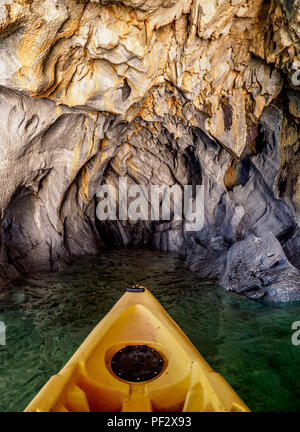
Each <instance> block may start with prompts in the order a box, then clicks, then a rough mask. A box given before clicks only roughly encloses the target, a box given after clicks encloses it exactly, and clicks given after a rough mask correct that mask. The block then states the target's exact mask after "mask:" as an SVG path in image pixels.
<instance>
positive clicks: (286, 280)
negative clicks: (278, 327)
mask: <svg viewBox="0 0 300 432" xmlns="http://www.w3.org/2000/svg"><path fill="white" fill-rule="evenodd" d="M220 283H221V285H222V286H223V287H224V288H225V289H226V290H227V291H234V292H236V293H238V294H244V295H246V296H247V297H249V298H252V299H260V298H264V297H266V298H267V299H269V300H272V301H281V302H287V301H297V300H300V271H299V270H298V269H296V268H295V267H294V266H292V264H291V263H290V262H289V261H288V259H287V258H286V256H285V254H284V252H283V250H282V247H281V245H280V243H279V241H278V240H277V239H276V237H275V236H274V235H273V234H272V233H271V232H268V233H265V234H264V235H262V236H261V237H256V236H255V235H250V236H248V237H247V238H246V239H245V240H242V241H240V242H237V243H235V244H234V245H232V246H231V248H230V249H229V251H228V253H227V256H226V267H225V272H224V275H223V276H222V277H221V279H220Z"/></svg>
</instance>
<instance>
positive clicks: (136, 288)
mask: <svg viewBox="0 0 300 432" xmlns="http://www.w3.org/2000/svg"><path fill="white" fill-rule="evenodd" d="M126 291H127V292H134V293H141V292H144V291H145V288H144V287H141V286H140V285H138V284H137V285H134V286H132V287H130V288H126Z"/></svg>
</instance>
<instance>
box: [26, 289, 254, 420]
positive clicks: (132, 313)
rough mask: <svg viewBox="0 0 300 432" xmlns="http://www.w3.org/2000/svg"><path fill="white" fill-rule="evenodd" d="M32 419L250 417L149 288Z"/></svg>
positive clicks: (70, 368) (50, 385)
mask: <svg viewBox="0 0 300 432" xmlns="http://www.w3.org/2000/svg"><path fill="white" fill-rule="evenodd" d="M25 411H27V412H32V411H33V412H45V411H46V412H49V411H52V412H57V411H59V412H62V411H64V412H78V411H80V412H92V411H94V412H95V411H96V412H99V411H101V412H120V411H122V412H153V411H165V412H166V411H168V412H176V411H184V412H208V411H209V412H220V411H227V412H246V411H249V409H248V408H247V406H246V405H245V404H244V403H243V402H242V400H241V399H240V398H239V397H238V395H237V394H236V393H235V392H234V390H233V389H232V388H231V387H230V386H229V384H228V383H227V382H226V381H225V380H224V378H223V377H222V376H221V375H219V374H218V373H216V372H214V371H213V370H212V369H211V367H210V366H209V365H208V364H207V363H206V361H205V360H204V358H203V357H202V356H201V355H200V353H199V352H198V351H197V349H196V348H195V347H194V346H193V345H192V343H191V342H190V341H189V339H188V338H187V337H186V335H185V334H184V333H183V332H182V330H181V329H180V328H179V327H178V325H177V324H176V323H175V322H174V321H173V320H172V318H171V317H170V316H169V315H168V314H167V312H166V311H165V310H164V309H163V307H162V306H161V305H160V303H159V302H158V301H157V300H156V299H155V297H154V296H153V295H152V294H151V293H150V292H149V291H148V290H147V289H145V288H143V287H140V288H131V289H128V290H127V292H126V293H125V294H124V295H123V296H122V297H121V299H120V300H119V301H118V302H117V303H116V304H115V306H114V307H113V308H112V309H111V311H110V312H109V313H108V314H107V315H106V316H105V317H104V318H103V320H102V321H101V322H100V323H99V324H98V325H97V326H96V327H95V328H94V330H93V331H92V332H91V333H90V335H89V336H88V337H87V339H86V340H85V341H84V342H83V344H82V345H81V346H80V347H79V349H78V350H77V351H76V352H75V354H74V355H73V356H72V357H71V359H70V360H69V361H68V363H67V364H66V365H65V366H64V367H63V369H62V370H61V371H60V372H59V374H58V375H54V376H52V377H51V378H50V379H49V381H48V382H47V383H46V384H45V386H44V387H43V388H42V390H41V391H40V392H39V393H38V394H37V396H36V397H35V398H34V399H33V401H32V402H31V403H30V404H29V406H28V407H27V408H26V410H25Z"/></svg>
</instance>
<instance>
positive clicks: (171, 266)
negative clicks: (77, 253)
mask: <svg viewBox="0 0 300 432" xmlns="http://www.w3.org/2000/svg"><path fill="white" fill-rule="evenodd" d="M132 282H143V284H144V285H145V286H147V287H148V288H149V289H150V290H151V291H152V293H153V294H154V295H155V296H156V297H157V298H158V300H159V301H160V302H161V303H162V305H163V306H164V307H165V308H166V310H167V311H168V312H169V313H170V315H171V316H172V317H173V318H174V319H175V321H177V323H178V324H179V325H180V326H181V328H182V329H183V330H184V331H185V333H186V334H187V335H188V337H189V338H190V339H191V341H192V342H193V343H194V344H195V346H196V347H197V348H198V349H199V351H200V352H201V353H202V355H203V356H204V357H205V358H206V360H207V361H208V362H209V363H210V365H211V366H212V367H213V368H214V369H216V370H217V371H218V372H219V373H221V374H222V375H223V376H224V377H225V378H226V379H227V381H228V382H229V383H230V384H231V385H232V386H233V387H234V389H235V390H236V392H237V393H238V394H239V395H240V397H241V398H242V399H243V400H244V401H245V403H246V404H247V405H248V406H249V407H250V409H252V410H253V411H297V410H300V409H299V408H300V403H299V401H300V346H298V347H297V346H294V345H292V343H291V336H292V332H293V331H292V329H291V325H292V323H293V322H294V321H299V320H300V304H295V303H294V304H288V305H284V304H280V305H278V304H277V305H276V304H270V303H269V304H268V303H256V302H253V301H250V300H248V299H246V298H243V297H238V296H236V295H233V294H228V293H225V292H224V291H223V290H222V289H221V288H219V287H218V286H216V285H214V284H212V283H209V282H206V281H200V280H199V279H198V278H197V276H196V275H195V274H193V273H191V272H189V271H188V270H186V269H185V267H184V262H183V260H182V259H181V258H180V257H179V256H177V255H176V254H164V253H160V252H152V251H145V250H143V251H128V250H127V251H126V250H122V251H111V252H105V253H104V254H103V255H101V256H92V257H84V258H78V259H76V260H75V261H74V264H73V265H72V266H70V267H68V268H67V269H66V270H64V271H62V272H60V273H56V274H35V275H34V276H33V277H31V278H30V279H27V280H24V281H21V282H20V283H18V285H17V286H15V287H14V289H13V290H10V292H9V293H3V294H0V321H3V322H4V323H5V324H6V326H7V331H6V336H7V340H6V342H7V344H6V346H0V411H22V410H23V409H24V408H25V407H26V405H27V404H28V403H29V402H30V400H31V399H32V398H33V396H34V395H35V394H36V393H37V392H38V390H39V389H40V388H41V387H42V386H43V384H44V383H45V382H46V381H47V379H48V378H49V377H50V376H51V375H52V374H54V373H56V372H57V371H58V370H59V369H60V368H61V367H62V366H63V365H64V364H65V362H66V361H67V360H68V359H69V357H70V356H71V355H72V353H73V352H74V351H75V350H76V349H77V347H78V346H79V345H80V344H81V342H82V341H83V340H84V339H85V337H86V336H87V335H88V334H89V332H90V331H91V330H92V328H93V327H94V326H95V325H96V324H97V323H98V321H99V320H100V319H101V318H102V317H103V316H104V315H105V314H106V313H107V312H108V311H109V310H110V308H111V307H112V306H113V304H114V303H115V302H116V300H118V299H119V297H120V296H121V295H122V293H123V291H124V288H125V287H126V286H128V284H130V283H132Z"/></svg>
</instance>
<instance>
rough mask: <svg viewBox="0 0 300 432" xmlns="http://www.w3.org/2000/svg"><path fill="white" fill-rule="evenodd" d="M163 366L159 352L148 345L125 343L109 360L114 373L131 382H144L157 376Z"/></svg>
mask: <svg viewBox="0 0 300 432" xmlns="http://www.w3.org/2000/svg"><path fill="white" fill-rule="evenodd" d="M163 367H164V359H163V357H162V356H161V354H160V353H159V352H158V351H156V350H155V349H154V348H151V347H149V346H148V345H127V346H126V347H124V348H122V349H120V350H119V351H118V352H116V353H115V355H114V356H113V358H112V360H111V368H112V371H113V372H114V374H115V375H116V376H117V377H118V378H120V379H122V380H124V381H131V382H144V381H149V380H152V379H154V378H157V377H158V375H159V374H160V373H161V371H162V370H163Z"/></svg>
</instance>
